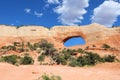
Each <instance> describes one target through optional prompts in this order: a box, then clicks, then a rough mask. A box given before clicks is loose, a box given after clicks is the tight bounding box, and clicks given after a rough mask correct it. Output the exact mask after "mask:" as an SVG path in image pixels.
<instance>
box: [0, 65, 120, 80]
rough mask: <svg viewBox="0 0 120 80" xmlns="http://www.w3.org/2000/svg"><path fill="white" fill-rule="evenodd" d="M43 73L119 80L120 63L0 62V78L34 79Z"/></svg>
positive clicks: (64, 78)
mask: <svg viewBox="0 0 120 80" xmlns="http://www.w3.org/2000/svg"><path fill="white" fill-rule="evenodd" d="M44 73H46V74H54V75H59V76H61V77H62V80H120V63H104V64H98V65H96V66H92V67H68V66H61V65H59V66H58V65H54V66H43V65H42V66H41V65H27V66H24V65H21V66H18V67H17V66H13V65H11V64H8V63H0V80H36V79H38V78H39V77H40V76H41V75H43V74H44Z"/></svg>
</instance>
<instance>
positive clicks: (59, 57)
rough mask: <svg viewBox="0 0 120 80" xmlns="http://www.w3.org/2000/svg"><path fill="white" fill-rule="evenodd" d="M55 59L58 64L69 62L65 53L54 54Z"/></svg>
mask: <svg viewBox="0 0 120 80" xmlns="http://www.w3.org/2000/svg"><path fill="white" fill-rule="evenodd" d="M52 58H53V60H54V61H55V62H56V63H57V64H62V65H66V64H67V61H66V59H65V56H64V55H61V54H60V53H58V54H56V55H54V56H53V57H52Z"/></svg>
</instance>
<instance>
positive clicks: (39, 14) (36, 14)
mask: <svg viewBox="0 0 120 80" xmlns="http://www.w3.org/2000/svg"><path fill="white" fill-rule="evenodd" d="M34 15H35V16H37V17H41V16H42V15H43V13H38V12H37V11H34Z"/></svg>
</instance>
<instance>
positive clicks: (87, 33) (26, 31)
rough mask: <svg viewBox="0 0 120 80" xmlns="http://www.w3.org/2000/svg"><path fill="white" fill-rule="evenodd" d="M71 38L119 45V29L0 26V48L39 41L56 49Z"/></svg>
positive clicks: (90, 42)
mask: <svg viewBox="0 0 120 80" xmlns="http://www.w3.org/2000/svg"><path fill="white" fill-rule="evenodd" d="M73 37H82V38H83V39H84V40H85V42H86V44H89V45H91V44H101V45H102V44H104V43H107V44H111V45H113V46H118V45H120V27H118V28H107V27H105V26H103V25H100V24H95V23H94V24H90V25H86V26H55V27H52V28H51V29H47V28H45V27H42V26H22V27H20V28H16V27H15V26H6V25H0V46H1V45H2V46H3V45H7V44H8V43H13V42H16V41H20V42H38V41H40V40H41V39H46V40H47V41H49V42H51V43H53V44H54V45H55V46H56V47H58V46H60V47H63V46H64V42H65V41H66V40H68V39H70V38H73Z"/></svg>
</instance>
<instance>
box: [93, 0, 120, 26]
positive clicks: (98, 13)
mask: <svg viewBox="0 0 120 80" xmlns="http://www.w3.org/2000/svg"><path fill="white" fill-rule="evenodd" d="M118 16H120V3H118V2H115V1H113V0H107V1H104V2H103V3H102V4H101V5H100V6H99V7H97V8H95V9H94V14H93V16H92V18H91V19H92V22H96V23H99V24H103V25H105V26H107V27H111V26H112V25H113V24H114V22H116V21H117V17H118Z"/></svg>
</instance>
